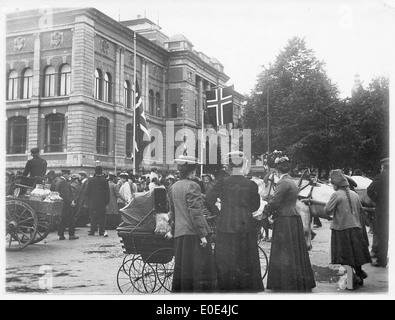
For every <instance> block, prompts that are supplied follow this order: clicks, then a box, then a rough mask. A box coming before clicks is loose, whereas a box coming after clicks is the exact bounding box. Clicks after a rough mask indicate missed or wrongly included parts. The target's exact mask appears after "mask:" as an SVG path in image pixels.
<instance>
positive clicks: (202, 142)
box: [200, 99, 206, 180]
mask: <svg viewBox="0 0 395 320" xmlns="http://www.w3.org/2000/svg"><path fill="white" fill-rule="evenodd" d="M202 100H203V99H202ZM202 107H203V108H202V141H201V143H200V150H201V155H202V156H201V161H202V170H201V172H200V177H201V178H202V180H203V163H204V159H205V154H204V149H205V148H204V147H205V145H206V141H205V139H204V138H205V134H204V133H205V132H204V102H203V106H202Z"/></svg>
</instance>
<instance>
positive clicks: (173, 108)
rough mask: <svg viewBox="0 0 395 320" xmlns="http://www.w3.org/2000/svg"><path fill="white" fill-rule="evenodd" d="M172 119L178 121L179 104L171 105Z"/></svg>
mask: <svg viewBox="0 0 395 320" xmlns="http://www.w3.org/2000/svg"><path fill="white" fill-rule="evenodd" d="M170 117H171V118H173V119H176V118H177V117H178V108H177V104H176V103H174V104H172V105H171V108H170Z"/></svg>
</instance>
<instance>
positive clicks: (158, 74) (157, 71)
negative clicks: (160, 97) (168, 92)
mask: <svg viewBox="0 0 395 320" xmlns="http://www.w3.org/2000/svg"><path fill="white" fill-rule="evenodd" d="M162 74H163V69H162V68H161V67H159V66H157V65H155V64H152V76H153V77H154V78H156V79H159V80H160V79H162Z"/></svg>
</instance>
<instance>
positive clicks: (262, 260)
mask: <svg viewBox="0 0 395 320" xmlns="http://www.w3.org/2000/svg"><path fill="white" fill-rule="evenodd" d="M258 251H259V262H260V264H261V272H262V281H263V279H265V277H266V275H267V271H268V270H267V269H268V266H269V259H268V258H267V255H266V253H265V250H263V249H262V248H261V247H259V246H258Z"/></svg>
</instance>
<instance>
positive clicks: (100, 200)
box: [86, 175, 110, 210]
mask: <svg viewBox="0 0 395 320" xmlns="http://www.w3.org/2000/svg"><path fill="white" fill-rule="evenodd" d="M86 200H87V204H88V207H89V209H93V210H94V209H101V210H103V209H104V210H105V209H106V207H107V205H108V203H109V202H110V187H109V186H108V181H107V180H106V178H105V177H104V175H95V176H94V177H93V178H92V179H89V181H88V187H87V189H86Z"/></svg>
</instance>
